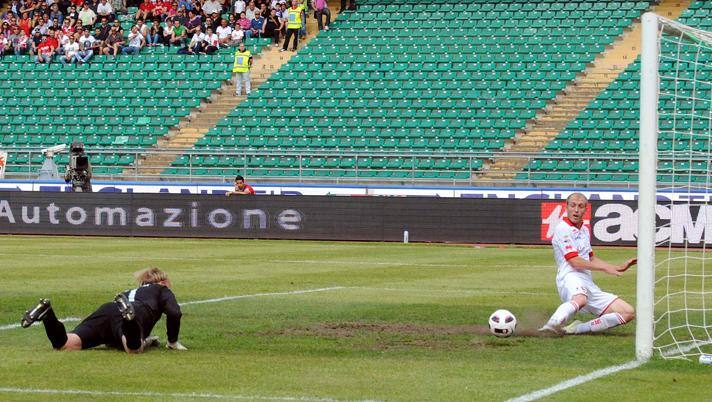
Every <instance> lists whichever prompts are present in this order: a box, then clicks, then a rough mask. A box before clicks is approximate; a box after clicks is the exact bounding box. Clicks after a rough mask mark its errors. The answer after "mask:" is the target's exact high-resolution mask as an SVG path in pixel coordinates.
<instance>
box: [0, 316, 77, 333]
mask: <svg viewBox="0 0 712 402" xmlns="http://www.w3.org/2000/svg"><path fill="white" fill-rule="evenodd" d="M59 321H62V322H77V321H81V318H77V317H67V318H61V319H60V320H59ZM20 327H21V325H20V324H7V325H0V331H5V330H8V329H15V328H20Z"/></svg>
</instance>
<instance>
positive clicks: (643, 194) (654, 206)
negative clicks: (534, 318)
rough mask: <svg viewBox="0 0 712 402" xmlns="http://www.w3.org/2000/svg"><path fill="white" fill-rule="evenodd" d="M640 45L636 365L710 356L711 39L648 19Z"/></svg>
mask: <svg viewBox="0 0 712 402" xmlns="http://www.w3.org/2000/svg"><path fill="white" fill-rule="evenodd" d="M641 42H642V43H641V57H640V137H639V154H638V166H639V175H638V244H637V257H638V268H637V281H636V286H637V287H636V304H637V305H636V310H637V314H636V318H637V322H636V336H635V350H636V357H637V359H639V360H647V359H649V358H650V357H652V356H653V354H654V353H656V354H659V355H660V356H661V357H663V358H691V357H694V356H697V355H699V354H702V353H712V252H710V250H709V249H710V248H712V175H711V174H710V169H712V83H711V81H712V32H708V31H704V30H700V29H697V28H693V27H690V26H687V25H684V24H682V23H679V22H676V21H672V20H669V19H666V18H663V17H660V16H658V15H656V14H653V13H646V14H644V15H643V17H642V36H641ZM659 194H662V195H664V197H662V198H660V199H658V195H659ZM663 200H664V201H663ZM656 250H657V252H658V255H657V256H656Z"/></svg>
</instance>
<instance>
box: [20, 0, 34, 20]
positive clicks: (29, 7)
mask: <svg viewBox="0 0 712 402" xmlns="http://www.w3.org/2000/svg"><path fill="white" fill-rule="evenodd" d="M36 8H37V4H36V3H35V2H34V1H33V0H27V1H25V4H24V5H23V6H22V7H20V13H22V14H24V13H27V14H29V16H30V17H34V16H35V9H36Z"/></svg>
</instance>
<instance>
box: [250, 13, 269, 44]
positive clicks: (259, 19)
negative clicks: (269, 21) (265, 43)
mask: <svg viewBox="0 0 712 402" xmlns="http://www.w3.org/2000/svg"><path fill="white" fill-rule="evenodd" d="M264 28H265V17H263V16H262V15H261V14H260V13H257V14H256V15H255V19H253V20H252V22H251V24H250V31H251V33H250V36H249V37H250V38H261V37H262V36H263V35H264V33H265V30H264Z"/></svg>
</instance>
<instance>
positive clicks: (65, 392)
mask: <svg viewBox="0 0 712 402" xmlns="http://www.w3.org/2000/svg"><path fill="white" fill-rule="evenodd" d="M0 393H13V394H41V395H91V396H99V397H102V396H103V397H106V396H128V397H149V398H161V399H176V398H183V399H198V398H201V399H228V400H230V399H231V400H246V401H314V402H336V401H338V399H333V398H317V397H308V396H261V395H225V394H213V393H197V392H191V393H176V392H172V393H162V392H122V391H92V390H84V389H34V388H10V387H0Z"/></svg>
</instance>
